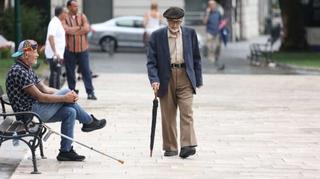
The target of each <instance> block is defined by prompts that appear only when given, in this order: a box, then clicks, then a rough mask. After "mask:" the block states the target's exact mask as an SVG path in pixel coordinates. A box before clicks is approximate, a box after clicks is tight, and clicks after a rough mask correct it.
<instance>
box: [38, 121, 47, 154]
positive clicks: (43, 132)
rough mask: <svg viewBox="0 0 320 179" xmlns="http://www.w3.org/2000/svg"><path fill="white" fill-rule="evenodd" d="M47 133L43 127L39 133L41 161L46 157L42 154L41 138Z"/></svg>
mask: <svg viewBox="0 0 320 179" xmlns="http://www.w3.org/2000/svg"><path fill="white" fill-rule="evenodd" d="M46 131H47V129H46V128H45V127H43V128H42V130H41V133H40V135H39V136H40V140H39V147H40V155H41V158H42V159H47V157H46V156H44V153H43V142H42V136H43V134H45V133H46Z"/></svg>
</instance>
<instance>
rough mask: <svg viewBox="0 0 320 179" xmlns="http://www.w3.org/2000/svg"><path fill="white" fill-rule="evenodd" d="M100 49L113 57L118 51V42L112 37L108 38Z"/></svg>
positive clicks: (102, 41)
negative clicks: (116, 50)
mask: <svg viewBox="0 0 320 179" xmlns="http://www.w3.org/2000/svg"><path fill="white" fill-rule="evenodd" d="M100 47H101V50H102V51H103V52H108V53H109V55H113V54H114V52H115V49H116V40H115V39H114V38H111V37H106V38H104V39H102V40H101V43H100Z"/></svg>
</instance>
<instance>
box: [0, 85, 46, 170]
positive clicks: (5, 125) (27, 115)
mask: <svg viewBox="0 0 320 179" xmlns="http://www.w3.org/2000/svg"><path fill="white" fill-rule="evenodd" d="M0 102H1V107H2V112H1V113H0V147H1V144H2V143H3V142H5V141H7V140H14V141H17V140H18V141H22V142H24V143H25V144H27V146H28V147H29V148H30V150H31V154H32V163H33V171H32V172H31V173H32V174H39V173H40V172H39V171H38V169H37V163H36V156H35V151H36V149H37V148H40V155H41V158H42V159H45V156H44V154H43V144H42V136H43V135H44V134H45V132H46V130H47V129H46V128H45V127H43V125H42V122H41V120H40V117H39V115H38V114H36V113H33V112H16V113H8V112H7V111H6V106H10V102H9V100H8V98H7V96H6V94H4V92H3V90H2V87H1V86H0Z"/></svg>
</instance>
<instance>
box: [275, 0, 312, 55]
mask: <svg viewBox="0 0 320 179" xmlns="http://www.w3.org/2000/svg"><path fill="white" fill-rule="evenodd" d="M279 5H280V9H281V16H282V21H283V28H284V29H283V40H282V44H281V47H280V50H281V51H305V50H307V49H308V44H307V41H306V38H305V34H306V32H305V29H304V20H303V12H302V4H301V3H300V0H279Z"/></svg>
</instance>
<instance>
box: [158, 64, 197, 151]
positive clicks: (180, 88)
mask: <svg viewBox="0 0 320 179" xmlns="http://www.w3.org/2000/svg"><path fill="white" fill-rule="evenodd" d="M192 103H193V89H192V85H191V82H190V80H189V78H188V77H187V73H186V70H185V69H184V68H172V74H171V78H170V82H169V86H168V93H167V94H166V95H165V96H163V97H161V98H160V107H161V117H162V138H163V150H165V151H178V143H177V121H176V116H177V108H179V112H180V145H181V147H184V146H196V145H197V140H196V135H195V131H194V127H193V111H192Z"/></svg>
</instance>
